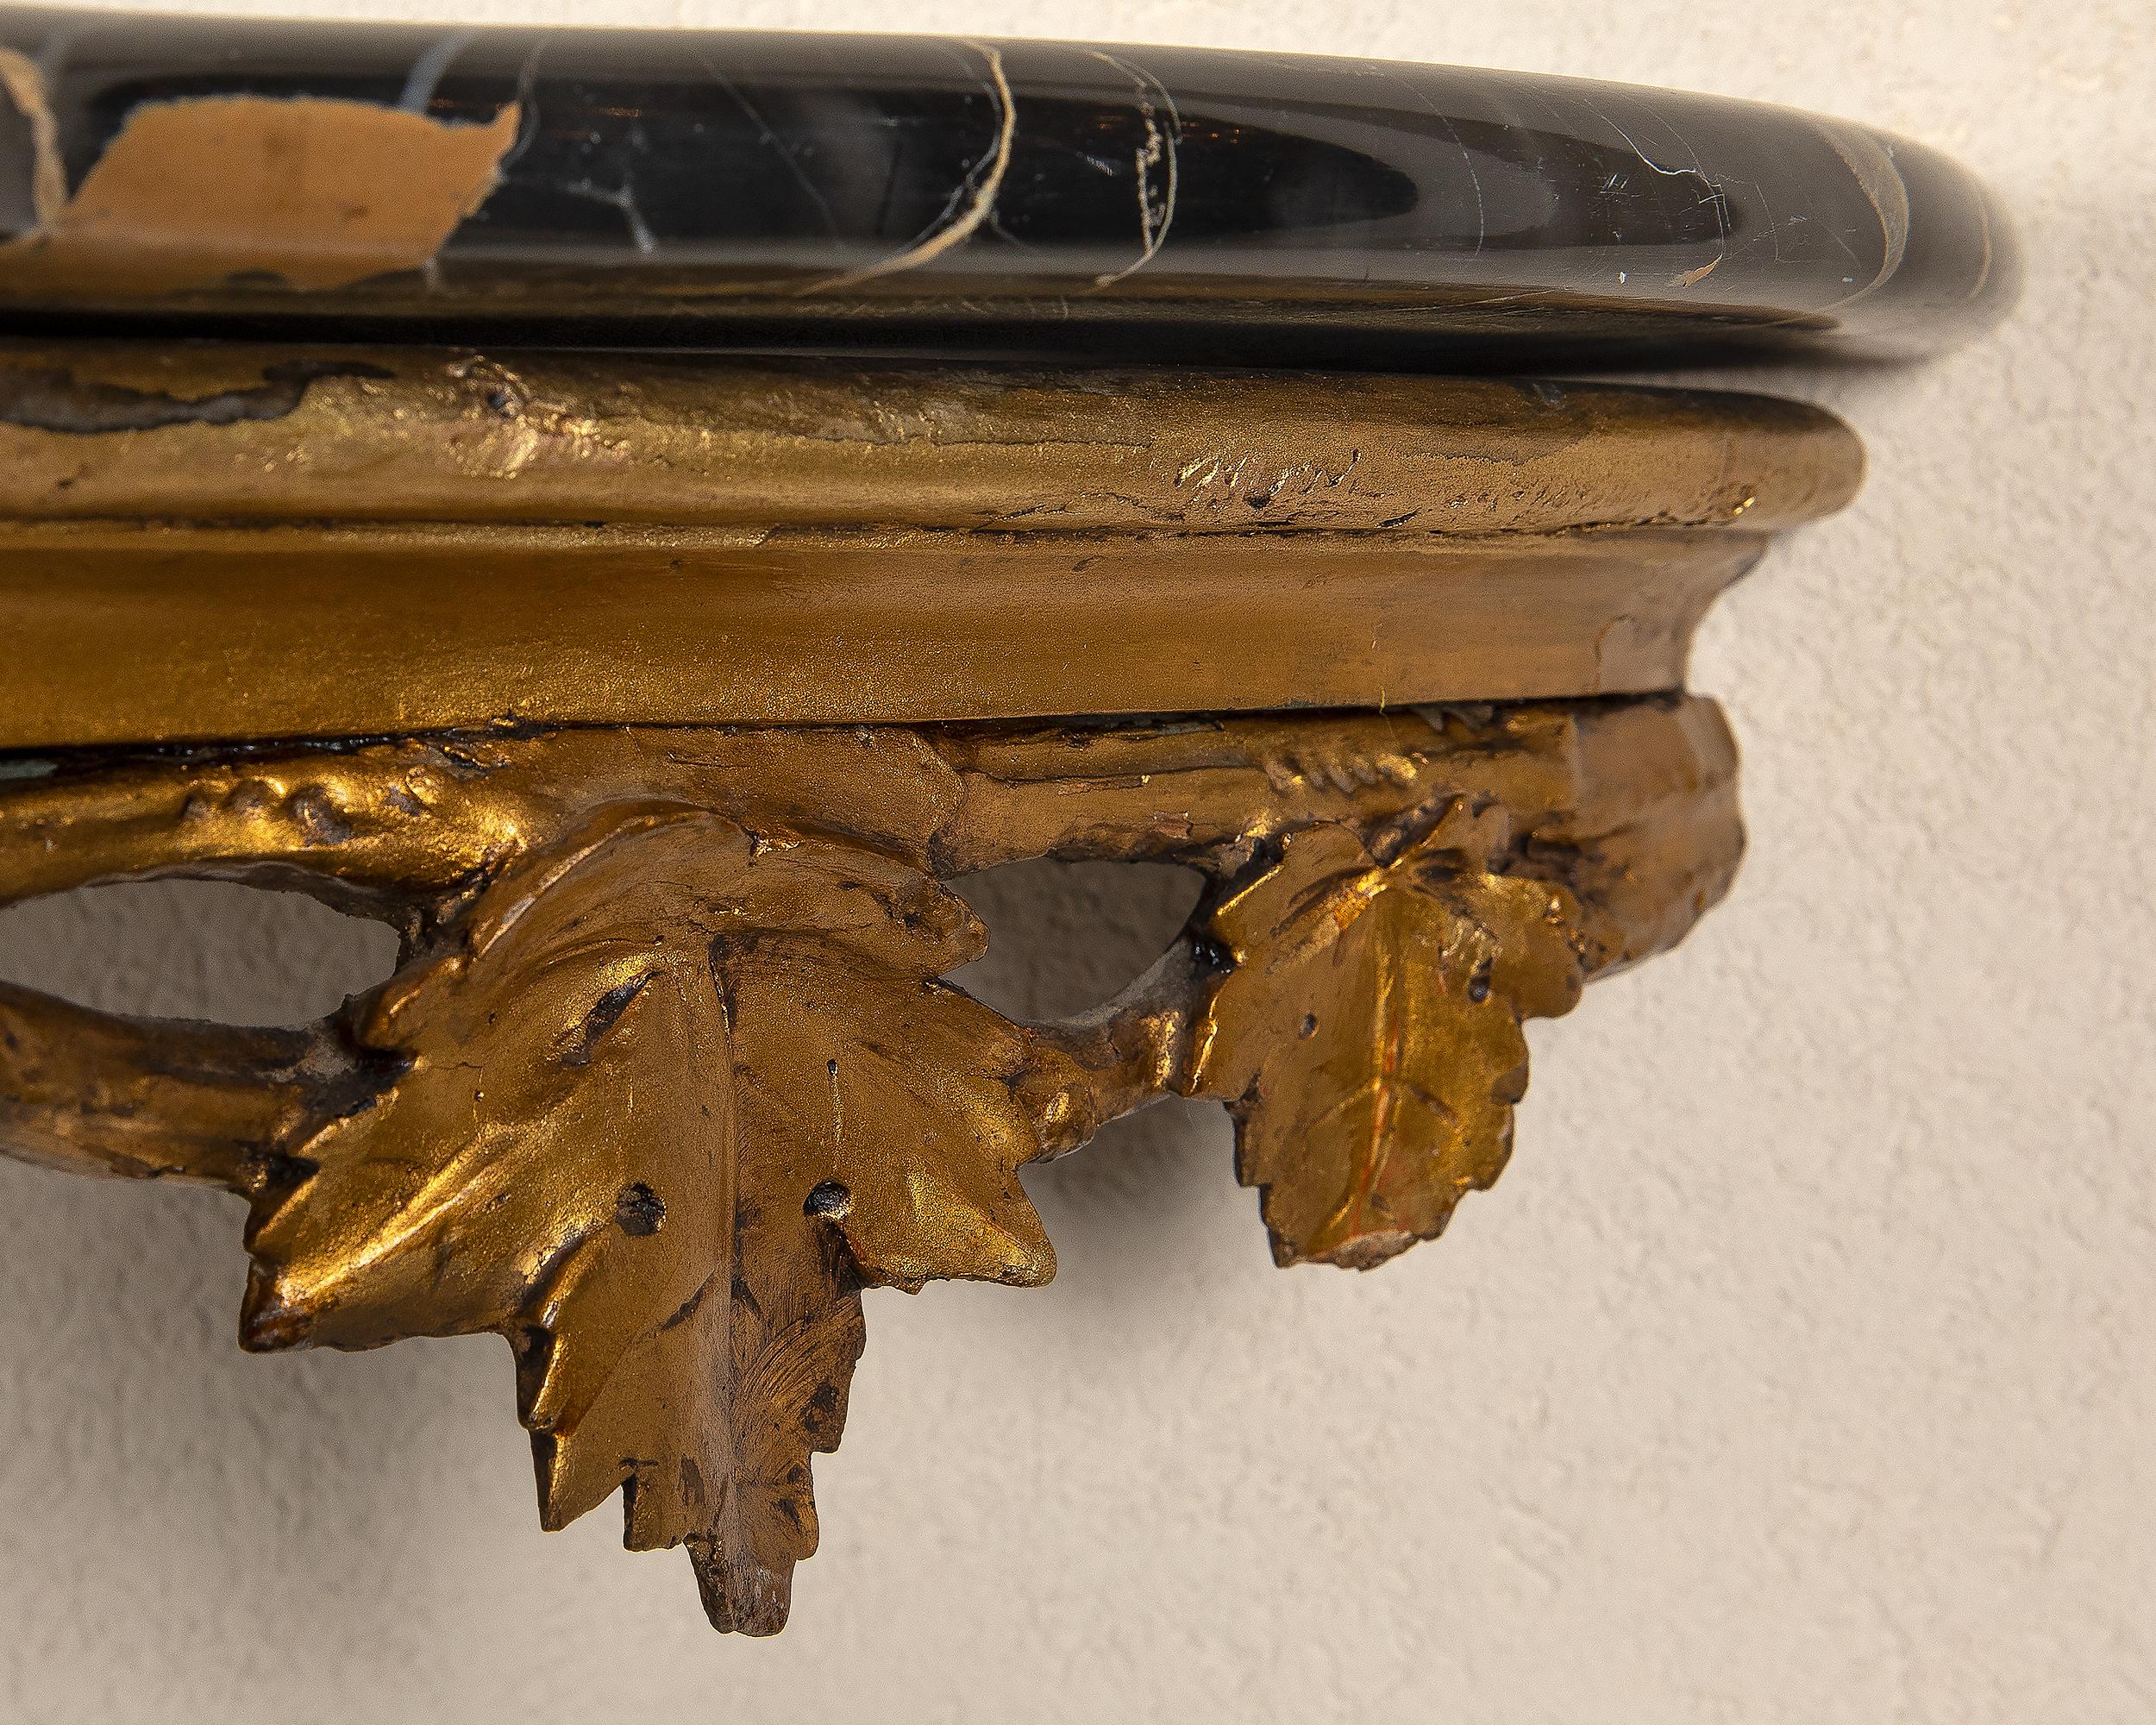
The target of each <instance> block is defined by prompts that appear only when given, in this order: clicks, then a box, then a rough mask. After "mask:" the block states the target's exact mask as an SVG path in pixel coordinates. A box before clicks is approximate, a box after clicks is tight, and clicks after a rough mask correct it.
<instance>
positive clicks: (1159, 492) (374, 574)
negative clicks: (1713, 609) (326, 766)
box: [0, 343, 1861, 747]
mask: <svg viewBox="0 0 2156 1725" xmlns="http://www.w3.org/2000/svg"><path fill="white" fill-rule="evenodd" d="M1860 469H1861V455H1860V453H1859V451H1858V446H1857V443H1856V441H1855V439H1854V438H1853V437H1852V436H1850V434H1849V433H1848V432H1847V430H1846V429H1845V428H1843V427H1842V426H1841V425H1840V424H1839V422H1837V421H1835V420H1834V419H1833V418H1832V417H1829V416H1827V415H1826V414H1823V413H1821V412H1819V411H1816V410H1814V409H1811V408H1807V407H1802V406H1799V405H1793V404H1789V403H1783V402H1777V401H1771V400H1765V399H1763V398H1756V397H1747V396H1739V395H1715V394H1709V393H1703V392H1684V391H1642V390H1626V389H1620V388H1611V387H1593V386H1553V385H1539V384H1538V385H1518V384H1512V383H1500V382H1480V381H1473V380H1443V379H1411V378H1357V379H1332V378H1323V377H1293V376H1279V375H1271V374H1259V373H1227V374H1219V375H1203V374H1197V375H1194V374H1190V373H1162V372H1146V371H1124V372H1103V373H1088V374H1084V375H1076V376H1074V375H1073V374H1070V373H1042V372H1040V371H1037V370H1030V369H1026V368H1009V367H1003V368H998V367H913V368H906V369H899V368H881V369H879V368H868V369H861V370H856V369H852V368H843V369H842V368H838V367H832V366H830V365H821V364H817V363H814V362H808V361H802V362H797V363H793V364H786V363H782V362H778V361H762V362H750V361H675V362H670V363H665V364H661V363H656V362H634V361H625V360H624V361H620V362H619V363H613V362H609V361H600V360H598V359H595V358H590V357H581V358H580V357H575V356H564V355H534V354H500V355H494V354H487V355H481V354H455V353H446V354H445V353H426V352H415V351H411V350H404V349H398V348H330V349H321V350H315V349H310V350H306V353H305V355H304V359H301V358H299V357H297V356H295V355H293V354H290V353H279V352H278V351H276V350H254V351H248V350H235V349H232V348H224V347H222V346H219V347H212V348H204V349H201V350H190V349H185V348H181V349H178V350H176V351H171V352H166V353H162V354H143V353H141V351H140V350H139V349H134V348H126V347H122V346H110V345H106V346H100V345H97V344H80V343H42V344H34V345H18V346H17V347H16V348H13V349H10V350H9V351H7V352H6V354H5V355H4V358H0V609H3V610H4V612H5V613H6V615H7V616H8V618H9V624H10V628H11V630H12V631H13V635H14V638H15V640H16V643H19V647H20V656H19V659H18V661H17V663H18V667H19V669H18V674H16V676H15V677H14V678H12V679H10V680H9V681H8V682H7V683H6V684H5V685H4V686H0V746H15V747H38V746H44V745H47V744H52V743H94V742H107V741H110V742H125V741H163V740H176V739H185V738H196V737H218V736H226V735H235V734H252V735H273V736H299V735H318V736H337V735H346V734H352V733H367V732H374V731H407V730H421V729H429V728H440V727H444V726H454V725H471V724H487V723H491V722H496V721H501V720H513V721H517V722H520V723H532V722H536V723H547V724H560V723H614V722H634V723H664V724H680V723H730V722H737V721H747V720H757V721H768V722H785V723H813V722H822V721H831V720H845V721H856V720H859V721H876V722H890V721H918V720H924V719H950V718H997V717H1011V716H1019V715H1028V714H1042V715H1051V714H1057V713H1069V712H1161V711H1178V710H1194V709H1211V710H1221V709H1227V708H1240V707H1249V708H1264V707H1279V706H1404V705H1407V704H1411V703H1413V702H1415V701H1422V700H1445V699H1550V698H1558V697H1565V696H1573V695H1589V694H1617V693H1647V692H1651V691H1654V690H1658V689H1666V688H1671V687H1677V685H1678V684H1680V683H1681V681H1682V680H1683V667H1684V661H1685V655H1686V651H1687V649H1688V646H1689V640H1690V637H1691V632H1692V630H1693V627H1694V625H1695V624H1696V622H1697V621H1698V618H1699V617H1700V615H1701V614H1702V612H1704V610H1705V609H1706V607H1707V606H1708V604H1709V603H1711V601H1712V600H1713V599H1714V596H1715V595H1716V594H1717V593H1719V592H1720V591H1721V590H1722V589H1723V588H1724V587H1726V586H1727V585H1728V584H1729V583H1730V582H1731V581H1733V580H1735V579H1736V578H1737V577H1738V576H1739V575H1741V574H1743V573H1744V572H1745V570H1746V569H1747V568H1750V567H1751V565H1752V563H1753V562H1754V561H1756V560H1757V558H1758V555H1759V554H1760V552H1761V550H1762V549H1763V548H1764V543H1765V536H1766V535H1767V534H1768V533H1769V532H1771V530H1775V529H1777V528H1780V527H1783V526H1786V525H1789V524H1793V523H1796V522H1798V521H1802V520H1804V519H1808V518H1810V517H1814V516H1816V515H1819V514H1821V513H1824V512H1826V511H1829V510H1832V509H1833V508H1836V507H1838V506H1839V505H1840V504H1841V503H1842V502H1843V501H1844V500H1846V498H1847V497H1848V495H1849V494H1850V492H1851V491H1852V488H1853V487H1854V486H1855V484H1856V482H1857V480H1858V475H1859V473H1860ZM235 617H244V618H246V619H247V626H246V627H245V628H244V629H241V630H235V628H234V627H233V619H234V618H235ZM115 654H118V655H123V656H125V657H126V658H127V659H128V662H129V663H130V664H131V666H132V667H133V674H132V675H131V676H130V678H129V679H128V681H126V682H125V683H123V684H121V685H117V686H116V685H115V684H114V682H113V681H112V680H111V679H110V676H109V675H108V674H107V670H108V667H109V665H110V660H111V657H112V655H115Z"/></svg>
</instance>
